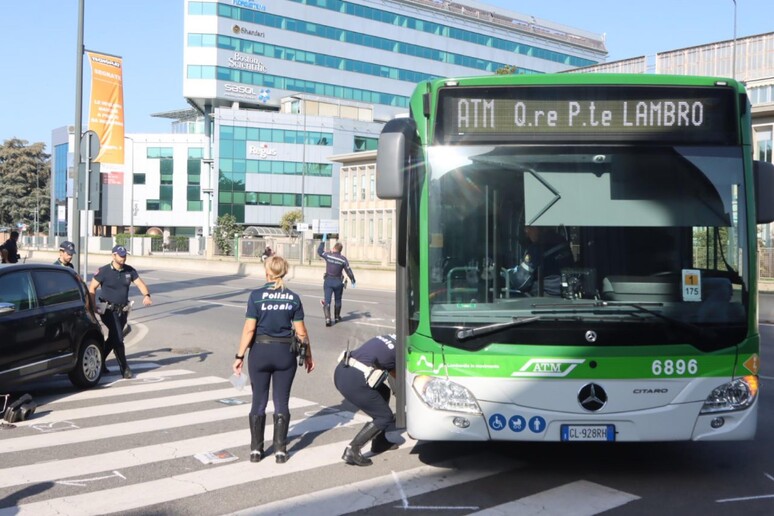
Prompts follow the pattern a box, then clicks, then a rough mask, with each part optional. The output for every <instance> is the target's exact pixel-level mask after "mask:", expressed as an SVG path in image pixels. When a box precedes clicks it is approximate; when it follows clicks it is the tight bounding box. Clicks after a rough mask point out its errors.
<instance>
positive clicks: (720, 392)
mask: <svg viewBox="0 0 774 516" xmlns="http://www.w3.org/2000/svg"><path fill="white" fill-rule="evenodd" d="M757 396H758V377H757V376H743V377H742V378H737V379H736V380H732V381H730V382H728V383H724V384H723V385H721V386H719V387H716V388H715V389H714V390H713V391H712V393H711V394H710V395H709V396H707V399H706V400H704V406H702V408H701V413H702V414H713V413H715V412H731V411H733V410H742V409H746V408H747V407H749V406H750V405H752V403H753V402H754V401H755V398H756V397H757Z"/></svg>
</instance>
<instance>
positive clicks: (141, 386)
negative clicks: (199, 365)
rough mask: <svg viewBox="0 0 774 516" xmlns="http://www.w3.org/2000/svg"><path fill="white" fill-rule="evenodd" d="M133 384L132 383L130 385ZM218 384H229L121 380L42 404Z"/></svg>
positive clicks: (201, 380) (212, 379) (210, 379)
mask: <svg viewBox="0 0 774 516" xmlns="http://www.w3.org/2000/svg"><path fill="white" fill-rule="evenodd" d="M129 382H131V383H129ZM216 383H228V380H226V379H225V378H220V377H218V376H202V377H198V378H189V379H186V380H170V381H166V380H165V379H164V377H162V376H158V377H152V378H151V377H147V376H146V377H145V378H144V379H137V380H135V379H132V380H121V383H116V384H115V386H113V385H110V386H105V387H97V388H96V389H91V390H89V391H80V392H76V393H73V394H71V395H69V396H63V397H59V398H52V399H41V404H46V405H49V404H52V403H64V402H71V401H90V400H98V399H102V398H110V397H113V396H129V395H130V394H144V393H148V392H154V391H161V390H169V389H181V388H184V387H197V386H200V385H213V384H216Z"/></svg>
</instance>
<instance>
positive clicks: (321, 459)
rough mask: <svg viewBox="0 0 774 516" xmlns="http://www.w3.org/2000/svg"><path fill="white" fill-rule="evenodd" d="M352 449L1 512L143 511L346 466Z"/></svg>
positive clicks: (236, 465)
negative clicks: (344, 461) (344, 458)
mask: <svg viewBox="0 0 774 516" xmlns="http://www.w3.org/2000/svg"><path fill="white" fill-rule="evenodd" d="M347 444H349V441H348V440H347V441H341V442H336V443H332V444H326V445H323V446H313V447H310V448H304V449H302V450H299V451H298V452H296V453H292V454H291V457H290V460H289V461H288V462H287V463H285V464H284V465H283V466H282V468H277V467H276V464H274V461H262V462H259V463H258V464H255V463H252V462H249V461H246V460H242V461H239V462H231V463H228V464H225V465H222V466H215V467H207V468H204V469H201V470H199V471H194V472H191V473H185V474H182V475H174V476H171V477H168V478H162V479H159V480H153V481H149V482H141V483H137V484H132V485H122V486H120V487H117V488H112V489H103V490H100V491H98V492H89V493H84V494H79V495H73V496H63V497H59V498H51V499H49V500H43V501H40V502H33V503H28V504H19V505H16V506H14V507H8V508H5V509H0V516H4V515H11V514H13V515H32V516H47V515H52V516H54V515H56V516H67V515H72V516H87V515H102V514H109V513H114V512H120V511H130V510H133V509H141V508H143V507H147V506H150V505H155V504H159V503H164V502H172V501H175V500H179V499H181V498H187V497H190V496H195V495H200V494H206V493H209V494H212V493H213V491H216V490H218V489H225V488H227V487H234V486H240V485H244V484H251V483H254V482H259V481H260V480H262V479H265V478H272V477H275V476H279V475H283V476H285V475H292V474H294V473H299V472H301V471H308V470H310V469H315V468H321V467H323V466H329V465H331V464H337V463H340V462H341V451H342V450H343V449H344V448H345V447H346V446H347Z"/></svg>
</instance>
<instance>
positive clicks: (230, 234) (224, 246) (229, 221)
mask: <svg viewBox="0 0 774 516" xmlns="http://www.w3.org/2000/svg"><path fill="white" fill-rule="evenodd" d="M241 231H242V230H241V229H240V228H239V225H238V224H237V221H236V218H235V217H234V216H233V215H231V214H230V213H227V214H226V215H222V216H220V217H218V225H217V226H215V233H214V234H213V236H214V237H215V245H217V246H218V249H220V252H221V254H223V255H225V256H231V253H232V251H233V249H234V239H235V238H236V237H237V236H238V235H239V233H241Z"/></svg>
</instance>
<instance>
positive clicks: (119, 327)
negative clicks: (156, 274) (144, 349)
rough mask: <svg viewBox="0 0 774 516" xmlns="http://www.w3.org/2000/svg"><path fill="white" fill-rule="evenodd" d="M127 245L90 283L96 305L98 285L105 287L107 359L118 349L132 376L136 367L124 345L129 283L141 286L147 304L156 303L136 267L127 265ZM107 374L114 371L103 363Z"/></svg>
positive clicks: (121, 363) (120, 363)
mask: <svg viewBox="0 0 774 516" xmlns="http://www.w3.org/2000/svg"><path fill="white" fill-rule="evenodd" d="M126 255H127V252H126V248H125V247H124V246H121V245H117V246H115V247H113V261H111V262H110V263H109V264H107V265H105V266H104V267H100V268H99V270H98V271H97V273H96V274H95V275H94V277H93V278H92V280H91V283H90V284H89V295H90V297H91V303H92V306H98V305H97V303H96V295H97V288H101V289H102V291H101V292H100V297H99V300H100V301H101V302H103V303H106V306H105V310H104V312H103V313H102V314H101V318H102V322H103V323H104V324H105V326H107V329H108V338H107V343H106V345H105V354H104V355H105V360H107V356H108V355H109V354H110V352H111V351H114V352H115V355H116V360H117V361H118V366H119V367H120V368H121V375H123V377H124V378H131V377H132V370H131V369H129V364H128V363H127V361H126V350H125V348H124V333H123V332H124V326H125V325H126V319H127V317H128V315H129V286H130V285H131V284H132V283H135V284H136V285H137V288H139V289H140V292H141V293H142V295H143V298H142V303H143V304H144V305H145V306H150V305H151V304H153V302H152V301H151V295H150V291H149V290H148V286H147V285H146V284H145V282H144V281H143V280H142V279H140V275H139V274H138V273H137V270H135V268H134V267H131V266H130V265H126ZM102 369H103V372H104V373H109V372H110V371H109V370H108V369H107V367H106V366H105V363H104V362H103V363H102Z"/></svg>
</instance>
